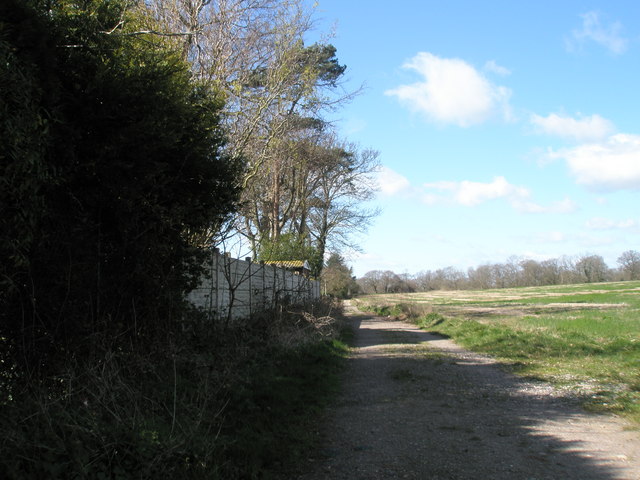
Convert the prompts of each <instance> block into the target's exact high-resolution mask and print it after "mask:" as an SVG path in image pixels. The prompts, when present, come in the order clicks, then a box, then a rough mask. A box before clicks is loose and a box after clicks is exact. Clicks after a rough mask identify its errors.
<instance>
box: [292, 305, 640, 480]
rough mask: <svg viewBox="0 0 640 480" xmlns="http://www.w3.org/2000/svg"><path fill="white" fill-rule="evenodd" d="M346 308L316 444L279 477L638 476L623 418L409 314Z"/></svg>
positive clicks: (636, 446)
mask: <svg viewBox="0 0 640 480" xmlns="http://www.w3.org/2000/svg"><path fill="white" fill-rule="evenodd" d="M349 318H350V321H352V322H353V324H354V327H355V330H356V339H355V345H356V346H355V348H354V349H353V354H352V356H351V358H350V360H349V366H348V368H347V370H346V371H345V372H344V379H343V380H344V383H343V385H344V388H343V391H342V393H341V394H340V395H339V397H338V398H337V400H336V402H335V404H334V405H332V406H331V407H330V408H329V409H328V411H327V414H326V415H325V418H324V421H323V423H322V426H321V429H320V431H319V432H318V435H319V444H321V445H322V446H321V447H320V448H319V449H317V450H316V451H314V452H313V453H312V455H311V456H310V458H308V459H307V461H306V463H304V464H303V465H301V466H300V470H299V471H297V472H288V473H287V475H286V477H285V478H298V479H300V480H320V479H323V480H325V479H349V480H355V479H367V480H371V479H434V480H438V479H509V480H513V479H526V480H543V479H554V480H556V479H580V480H585V479H598V480H602V479H625V480H633V479H640V433H639V432H638V430H637V428H633V427H632V426H631V425H630V424H628V423H627V422H626V421H625V420H623V419H621V418H618V417H615V416H611V415H598V414H593V413H587V412H585V411H584V410H582V409H581V407H580V399H579V398H576V396H575V394H571V393H570V392H567V391H562V390H560V389H557V388H554V387H553V386H551V385H549V384H547V383H544V382H535V381H529V380H524V379H522V378H519V377H517V376H515V375H513V374H510V373H508V372H506V371H505V370H503V369H501V368H500V366H499V365H498V364H497V363H496V362H495V361H493V360H492V359H491V358H489V357H486V356H483V355H479V354H476V353H472V352H469V351H467V350H464V349H462V348H460V347H459V346H457V345H456V344H455V343H453V342H452V341H451V340H448V339H446V338H443V337H440V336H436V335H433V334H430V333H427V332H425V331H423V330H420V329H418V328H417V327H416V326H414V325H411V324H409V323H406V322H402V321H393V320H391V319H388V318H380V317H370V316H363V315H358V314H356V313H354V312H352V313H351V315H350V317H349Z"/></svg>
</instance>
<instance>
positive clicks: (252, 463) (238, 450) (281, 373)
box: [220, 340, 349, 478]
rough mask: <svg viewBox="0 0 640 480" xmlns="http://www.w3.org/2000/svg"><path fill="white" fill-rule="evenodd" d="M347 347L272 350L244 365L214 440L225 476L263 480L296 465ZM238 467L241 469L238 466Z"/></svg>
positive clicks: (310, 440)
mask: <svg viewBox="0 0 640 480" xmlns="http://www.w3.org/2000/svg"><path fill="white" fill-rule="evenodd" d="M348 351H349V348H348V347H347V346H346V345H345V344H344V343H343V342H342V341H340V340H331V341H326V342H321V343H314V344H311V345H309V346H306V347H304V348H300V349H296V350H292V351H274V352H273V354H272V355H271V356H270V357H265V356H262V358H261V362H260V363H259V364H256V365H253V366H251V367H250V371H251V372H252V373H251V375H247V376H246V378H247V380H246V382H245V383H244V384H243V385H242V386H240V387H239V388H236V389H235V391H234V392H233V395H232V396H231V398H230V399H229V407H228V411H227V412H226V414H227V415H228V417H229V419H230V420H229V422H227V424H226V425H225V426H224V428H223V431H222V436H221V438H220V441H221V443H222V444H224V445H226V447H225V450H226V451H225V452H224V457H225V458H226V460H227V462H228V464H229V465H235V466H236V467H235V469H234V470H233V471H229V470H227V471H225V477H226V478H231V477H233V478H265V475H267V476H268V472H271V471H275V472H277V471H278V470H280V469H283V468H286V467H287V466H288V465H291V464H294V463H295V462H296V461H299V459H300V458H302V457H303V456H304V455H305V454H307V453H308V451H309V449H310V448H311V447H312V446H313V445H314V441H316V440H317V438H316V437H315V435H314V433H313V432H314V431H315V429H314V425H315V422H316V421H317V419H318V415H319V413H320V412H321V411H322V409H323V408H324V407H325V405H326V403H327V402H328V401H329V399H330V398H332V397H333V395H334V394H335V393H336V392H337V391H338V388H339V375H338V373H339V372H340V371H341V369H342V367H343V365H344V359H345V357H346V355H347V353H348ZM240 467H241V468H240Z"/></svg>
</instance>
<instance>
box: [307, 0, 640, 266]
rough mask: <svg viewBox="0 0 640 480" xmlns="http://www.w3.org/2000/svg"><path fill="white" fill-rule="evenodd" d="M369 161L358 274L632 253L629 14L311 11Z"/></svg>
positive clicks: (565, 4) (581, 5)
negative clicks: (372, 192)
mask: <svg viewBox="0 0 640 480" xmlns="http://www.w3.org/2000/svg"><path fill="white" fill-rule="evenodd" d="M315 8H316V13H315V18H316V22H317V23H316V30H317V31H318V32H321V33H323V34H325V33H328V32H331V34H332V37H331V38H329V40H328V41H329V42H330V43H332V44H333V45H334V46H335V47H336V48H337V57H338V59H339V61H340V63H341V64H345V65H346V66H347V71H346V78H347V80H346V83H345V85H344V86H345V88H346V89H347V90H349V89H351V90H353V89H357V88H359V87H360V86H363V87H364V88H363V91H362V92H361V93H360V95H358V96H357V97H356V98H355V99H354V100H353V101H351V102H350V103H349V104H348V105H345V106H344V107H343V108H341V109H340V111H339V112H337V114H335V118H334V120H335V122H336V126H337V128H338V131H339V132H340V133H341V135H342V136H343V137H344V138H346V139H348V140H349V141H353V142H356V143H357V144H358V145H359V146H360V148H362V149H366V148H370V149H374V150H376V151H378V152H379V160H380V163H381V167H380V172H379V173H378V185H379V191H378V193H377V194H376V199H375V201H374V202H372V205H370V206H376V207H380V208H381V213H380V215H379V216H377V217H376V218H375V219H374V221H373V224H372V225H371V227H370V228H369V229H368V231H367V233H366V235H363V236H359V237H357V243H358V244H359V245H360V247H361V249H362V251H361V252H360V253H355V252H343V253H344V256H345V258H346V259H347V262H348V263H349V264H350V265H351V266H352V267H353V270H354V273H355V275H357V276H359V277H360V276H362V275H364V274H365V273H366V272H368V271H370V270H392V271H394V272H396V273H398V274H402V273H408V274H416V273H418V272H421V271H426V270H437V269H439V268H445V267H449V266H451V267H455V268H458V269H461V270H466V269H467V268H469V267H475V266H479V265H482V264H486V263H503V262H506V260H507V259H508V258H509V257H511V256H519V257H523V258H528V259H534V260H544V259H549V258H559V257H561V256H563V255H568V256H573V257H578V256H582V255H587V254H589V255H601V256H602V257H603V258H604V259H605V261H606V262H607V264H608V265H609V266H610V267H616V266H617V262H616V260H617V258H618V257H619V256H620V254H621V253H622V252H624V251H626V250H640V244H639V243H640V242H639V240H640V212H639V211H638V193H639V190H640V92H639V90H638V89H639V87H640V82H639V79H640V2H638V1H637V0H625V1H622V0H606V1H602V0H597V1H578V0H575V1H574V0H562V1H558V0H551V1H548V0H519V1H514V0H508V1H507V0H504V1H503V0H484V1H475V0H474V1H472V0H447V1H438V2H435V1H431V0H415V1H414V0H396V1H395V2H389V1H381V0H368V1H366V2H365V1H355V0H349V1H346V0H319V1H318V2H316V7H315Z"/></svg>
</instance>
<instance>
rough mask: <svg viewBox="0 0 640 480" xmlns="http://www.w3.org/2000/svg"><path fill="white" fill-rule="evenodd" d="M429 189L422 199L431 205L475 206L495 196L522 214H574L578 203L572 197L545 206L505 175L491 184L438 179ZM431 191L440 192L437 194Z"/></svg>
mask: <svg viewBox="0 0 640 480" xmlns="http://www.w3.org/2000/svg"><path fill="white" fill-rule="evenodd" d="M424 187H425V188H426V189H427V192H426V193H425V194H424V195H423V202H424V203H426V204H428V205H434V204H437V203H446V202H453V203H455V204H457V205H462V206H465V207H475V206H476V205H480V204H481V203H484V202H487V201H489V200H494V199H500V198H503V199H505V200H506V201H507V202H508V203H509V205H511V207H512V208H513V209H515V210H517V211H518V212H521V213H571V212H574V211H576V210H577V205H576V204H575V203H574V202H573V201H572V200H571V199H569V198H565V199H564V200H561V201H558V202H554V203H552V204H551V205H549V206H544V205H540V204H537V203H535V202H533V201H531V199H530V197H531V192H530V191H529V189H527V188H525V187H521V186H518V185H513V184H511V183H509V182H508V181H507V180H506V179H505V178H504V177H502V176H499V177H495V178H494V179H493V181H491V182H490V183H482V182H470V181H468V180H464V181H461V182H447V181H442V182H435V183H427V184H425V185H424ZM429 190H432V191H433V190H435V191H437V192H440V193H438V194H434V193H432V192H430V191H429Z"/></svg>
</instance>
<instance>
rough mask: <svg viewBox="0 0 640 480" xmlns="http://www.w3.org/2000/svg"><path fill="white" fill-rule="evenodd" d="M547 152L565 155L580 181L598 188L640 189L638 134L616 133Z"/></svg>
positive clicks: (560, 156) (559, 155)
mask: <svg viewBox="0 0 640 480" xmlns="http://www.w3.org/2000/svg"><path fill="white" fill-rule="evenodd" d="M550 155H551V157H552V158H562V159H564V160H565V161H566V162H567V165H568V167H569V170H570V171H571V173H572V174H573V176H574V177H575V178H576V182H577V183H578V184H580V185H585V186H586V187H588V188H591V189H593V190H597V191H614V190H640V135H628V134H617V135H613V136H611V137H609V138H608V139H607V140H606V141H604V142H601V143H591V144H585V145H580V146H577V147H575V148H568V149H561V150H558V151H555V152H554V151H552V152H551V154H550Z"/></svg>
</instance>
